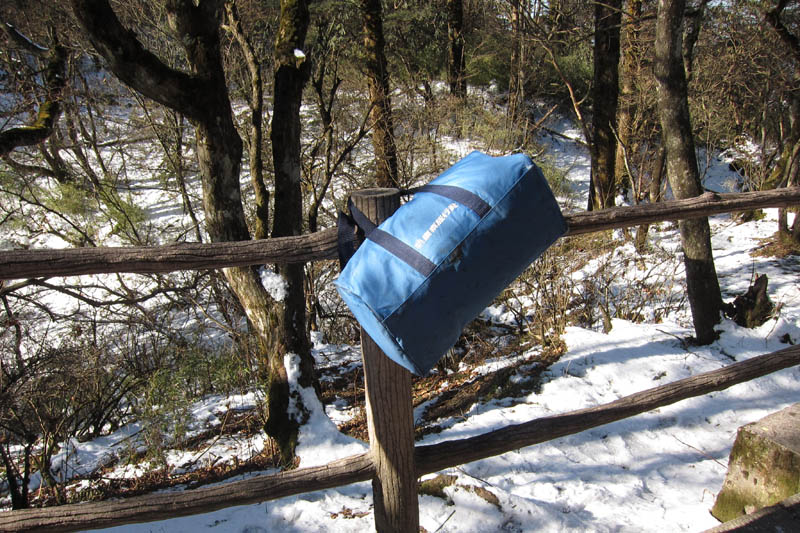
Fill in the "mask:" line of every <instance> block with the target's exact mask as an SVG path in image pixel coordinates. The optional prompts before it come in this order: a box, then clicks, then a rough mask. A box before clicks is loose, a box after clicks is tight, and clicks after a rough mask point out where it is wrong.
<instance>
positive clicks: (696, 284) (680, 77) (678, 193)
mask: <svg viewBox="0 0 800 533" xmlns="http://www.w3.org/2000/svg"><path fill="white" fill-rule="evenodd" d="M684 8H685V0H659V2H658V19H657V22H656V41H655V63H654V71H655V76H656V81H657V83H658V112H659V117H660V119H661V131H662V139H663V142H664V144H665V145H666V147H667V177H668V179H669V184H670V186H671V187H672V192H673V194H674V195H675V198H677V199H684V198H691V197H694V196H699V195H700V194H701V187H700V177H699V173H698V169H697V156H696V154H695V148H694V137H693V134H692V126H691V119H690V117H689V103H688V92H687V87H686V72H685V70H684V66H683V58H682V55H681V52H682V50H681V41H682V35H681V26H682V21H683V11H684ZM678 227H679V229H680V233H681V244H682V245H683V253H684V265H685V267H686V284H687V289H688V294H689V305H690V306H691V309H692V320H693V322H694V329H695V334H696V335H697V341H698V342H699V343H700V344H710V343H711V342H713V341H714V339H715V338H716V334H715V333H714V325H715V324H717V323H718V322H719V319H720V311H721V309H722V296H721V294H720V289H719V281H718V280H717V272H716V269H715V268H714V257H713V255H712V253H711V231H710V229H709V226H708V219H707V218H697V219H692V220H683V221H681V222H679V223H678Z"/></svg>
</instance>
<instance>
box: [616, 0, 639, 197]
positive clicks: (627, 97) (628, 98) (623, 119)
mask: <svg viewBox="0 0 800 533" xmlns="http://www.w3.org/2000/svg"><path fill="white" fill-rule="evenodd" d="M625 8H626V9H625V11H624V13H623V16H622V28H621V39H620V41H621V43H620V60H621V69H620V88H619V100H620V101H619V108H618V110H617V134H618V136H619V142H618V144H617V153H616V158H615V162H614V174H615V176H614V181H615V184H616V186H618V187H624V186H625V185H624V184H625V183H627V182H628V179H629V176H628V172H627V168H626V161H625V160H626V153H627V154H630V153H631V152H632V151H633V138H632V137H633V112H634V107H635V104H634V98H635V92H636V79H637V77H638V76H639V70H640V69H639V47H640V45H641V43H640V39H639V34H640V32H641V16H642V0H627V1H626V3H625Z"/></svg>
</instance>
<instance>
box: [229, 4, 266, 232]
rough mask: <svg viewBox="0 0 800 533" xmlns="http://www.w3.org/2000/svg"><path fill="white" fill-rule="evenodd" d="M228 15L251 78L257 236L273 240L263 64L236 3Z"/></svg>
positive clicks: (252, 176) (250, 134)
mask: <svg viewBox="0 0 800 533" xmlns="http://www.w3.org/2000/svg"><path fill="white" fill-rule="evenodd" d="M225 12H226V14H227V17H228V28H229V30H230V32H231V34H232V35H233V37H234V39H236V42H237V43H238V44H239V48H241V49H242V55H244V60H245V64H246V65H247V72H248V73H249V75H250V100H249V104H250V127H249V129H248V138H249V144H250V146H249V156H250V182H251V183H252V184H253V192H254V195H255V201H256V218H255V222H254V224H253V237H254V238H256V239H266V238H267V237H269V191H268V190H267V186H266V184H265V183H264V158H263V139H264V127H263V115H264V82H263V79H262V76H261V64H260V63H259V61H258V58H257V57H256V52H255V49H254V48H253V44H252V43H251V42H250V39H248V38H247V36H246V35H245V33H244V30H243V29H242V22H241V20H240V19H239V12H238V10H237V9H236V3H235V1H234V0H228V1H227V2H226V3H225Z"/></svg>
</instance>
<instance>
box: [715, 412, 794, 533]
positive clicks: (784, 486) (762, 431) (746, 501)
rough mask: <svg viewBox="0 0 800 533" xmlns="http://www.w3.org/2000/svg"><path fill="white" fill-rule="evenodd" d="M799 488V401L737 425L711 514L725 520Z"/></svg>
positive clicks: (781, 498) (770, 502)
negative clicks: (750, 422)
mask: <svg viewBox="0 0 800 533" xmlns="http://www.w3.org/2000/svg"><path fill="white" fill-rule="evenodd" d="M798 492H800V404H794V405H792V406H791V407H787V408H786V409H784V410H783V411H779V412H777V413H774V414H771V415H769V416H767V417H764V418H762V419H761V420H759V421H757V422H753V423H752V424H747V425H746V426H742V427H740V428H739V431H738V433H737V435H736V441H735V442H734V444H733V449H732V450H731V455H730V459H729V461H728V473H727V475H726V476H725V482H724V483H723V485H722V490H721V491H720V493H719V495H718V496H717V500H716V502H715V503H714V507H713V509H712V510H711V514H712V515H714V517H715V518H717V519H718V520H720V521H722V522H725V521H728V520H732V519H734V518H736V517H738V516H741V515H744V514H749V513H751V512H753V511H755V510H758V509H760V508H762V507H766V506H769V505H773V504H775V503H778V502H780V501H781V500H784V499H786V498H788V497H790V496H792V495H794V494H797V493H798Z"/></svg>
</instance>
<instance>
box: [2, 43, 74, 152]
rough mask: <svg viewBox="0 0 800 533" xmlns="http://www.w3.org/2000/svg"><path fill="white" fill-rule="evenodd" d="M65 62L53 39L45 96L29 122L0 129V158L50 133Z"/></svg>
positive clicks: (57, 113)
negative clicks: (34, 118)
mask: <svg viewBox="0 0 800 533" xmlns="http://www.w3.org/2000/svg"><path fill="white" fill-rule="evenodd" d="M6 31H8V32H16V31H17V30H16V29H14V28H13V27H12V28H10V29H8V28H7V29H6ZM23 38H24V37H23ZM54 38H55V36H54ZM36 50H37V53H38V52H40V51H39V49H38V48H37V49H36ZM66 65H67V53H66V50H65V49H64V47H63V46H61V45H60V44H59V43H58V42H54V43H53V46H52V48H51V50H50V53H49V58H48V63H47V68H46V69H45V76H44V78H45V88H46V90H47V98H45V101H44V102H42V103H41V104H40V105H39V110H38V111H37V113H36V120H35V121H34V122H33V124H31V125H29V126H20V127H17V128H9V129H7V130H4V131H0V157H5V156H7V155H8V154H9V153H10V152H11V151H12V150H13V149H15V148H18V147H20V146H32V145H34V144H39V143H40V142H42V141H44V140H45V139H47V138H48V137H50V135H51V134H52V133H53V130H54V129H55V126H56V124H57V123H58V118H59V117H60V116H61V93H62V92H63V91H64V87H66V85H67V73H66Z"/></svg>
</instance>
